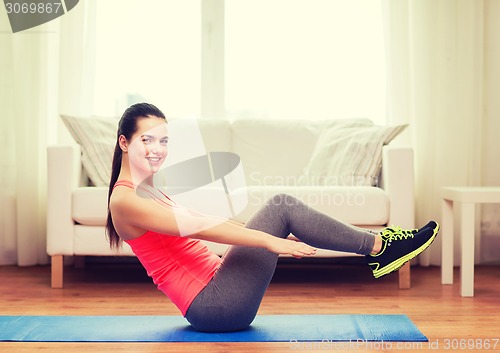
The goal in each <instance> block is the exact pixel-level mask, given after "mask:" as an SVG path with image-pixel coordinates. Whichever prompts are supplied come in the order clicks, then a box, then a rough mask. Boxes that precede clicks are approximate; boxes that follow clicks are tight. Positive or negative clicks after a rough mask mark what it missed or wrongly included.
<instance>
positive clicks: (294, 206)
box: [106, 103, 439, 332]
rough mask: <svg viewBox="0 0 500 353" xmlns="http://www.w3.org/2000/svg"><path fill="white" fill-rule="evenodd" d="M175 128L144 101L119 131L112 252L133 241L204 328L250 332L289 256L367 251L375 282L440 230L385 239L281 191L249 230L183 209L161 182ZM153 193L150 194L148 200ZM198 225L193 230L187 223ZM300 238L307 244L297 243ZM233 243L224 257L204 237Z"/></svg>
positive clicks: (393, 231) (158, 280)
mask: <svg viewBox="0 0 500 353" xmlns="http://www.w3.org/2000/svg"><path fill="white" fill-rule="evenodd" d="M167 127H168V125H167V121H166V119H165V116H164V114H163V113H162V112H161V111H160V110H159V109H158V108H156V107H155V106H153V105H151V104H146V103H139V104H135V105H133V106H131V107H130V108H128V109H127V110H126V111H125V113H124V114H123V116H122V118H121V120H120V122H119V126H118V132H117V142H116V147H115V152H114V156H113V167H112V168H113V169H112V176H111V181H110V188H109V197H108V207H109V212H108V220H107V227H106V228H107V234H108V237H109V241H110V244H111V246H112V247H114V248H117V247H119V246H120V244H121V242H122V241H125V242H126V243H128V244H129V245H130V246H131V248H132V250H133V251H134V253H135V254H136V256H137V257H138V259H139V260H140V261H141V263H142V264H143V266H144V267H145V269H146V270H147V272H148V274H149V275H150V276H151V277H152V279H153V281H154V283H155V284H156V285H157V286H158V288H159V289H160V290H161V291H163V292H164V293H165V294H166V295H167V296H168V297H169V298H170V299H171V300H172V301H173V302H174V303H175V304H176V305H177V307H178V308H179V310H180V311H181V313H182V315H183V316H185V318H186V319H187V320H188V321H189V323H190V324H191V325H192V326H193V327H194V328H195V329H196V330H200V331H207V332H227V331H236V330H241V329H244V328H247V327H248V326H249V325H250V324H251V322H252V321H253V319H254V318H255V315H256V314H257V310H258V308H259V305H260V303H261V300H262V298H263V296H264V292H265V290H266V288H267V287H268V285H269V282H270V281H271V278H272V276H273V273H274V270H275V268H276V263H277V259H278V255H279V254H287V255H292V256H294V257H296V258H301V257H304V256H311V255H314V254H315V252H316V248H323V249H331V250H338V251H344V252H352V253H357V254H363V255H366V259H367V262H368V264H369V266H370V267H371V268H372V270H373V274H374V276H375V277H380V276H383V275H386V274H388V273H391V272H393V271H396V270H397V269H398V268H400V267H401V266H402V265H403V264H404V263H406V262H407V261H409V260H410V259H412V258H414V257H415V256H417V255H418V254H420V253H421V252H422V251H424V250H425V249H426V248H427V247H428V246H429V245H430V244H431V242H432V241H433V240H434V238H435V236H436V234H437V232H438V228H439V227H438V225H437V224H436V223H435V222H430V223H429V224H427V225H426V226H425V227H423V228H421V229H419V230H416V229H415V230H402V229H401V228H385V229H384V230H383V231H382V232H380V233H378V234H377V233H375V232H372V231H369V230H364V229H360V228H356V227H353V226H350V225H347V224H344V223H342V222H339V221H337V220H335V219H333V218H331V217H328V216H326V215H324V214H322V213H320V212H317V211H315V210H314V209H312V208H310V207H308V206H306V205H305V204H304V203H302V202H301V201H299V200H297V199H295V198H293V197H291V196H289V195H276V196H274V197H272V198H271V199H270V200H268V202H267V203H266V204H265V205H264V206H263V207H262V208H261V209H260V210H259V211H258V212H256V214H255V215H254V216H253V217H252V218H251V219H250V220H249V221H248V222H247V224H246V225H245V226H243V225H241V224H238V223H235V222H232V221H229V220H221V219H218V218H216V217H212V216H209V215H201V214H199V213H196V212H194V211H192V210H189V209H186V208H183V207H181V206H179V205H177V204H176V203H175V202H174V201H173V200H171V199H170V198H169V197H168V196H167V195H165V194H164V193H162V192H161V191H160V190H159V189H158V188H156V187H155V186H154V183H153V176H154V174H155V173H156V172H157V171H158V170H159V168H160V167H161V165H162V163H163V162H164V160H165V158H166V157H167V153H168V148H167V146H168V128H167ZM145 196H146V197H145ZM186 224H188V225H189V232H186V231H185V230H184V231H181V229H180V228H181V225H186ZM291 233H292V234H293V235H295V237H297V238H298V239H300V242H298V241H293V240H290V239H287V237H288V236H289V234H291ZM201 239H203V240H208V241H212V242H218V243H223V244H229V245H232V246H231V247H230V248H229V250H228V251H227V253H226V254H225V255H224V256H223V258H222V259H221V258H219V257H218V256H216V255H215V254H213V253H211V252H209V251H208V249H207V248H206V246H204V245H203V243H202V242H200V240H201Z"/></svg>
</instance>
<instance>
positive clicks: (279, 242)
mask: <svg viewBox="0 0 500 353" xmlns="http://www.w3.org/2000/svg"><path fill="white" fill-rule="evenodd" d="M267 250H269V251H272V252H274V253H276V254H280V255H292V256H293V257H295V258H297V259H300V258H302V257H304V256H312V255H314V254H316V249H315V248H313V247H311V246H309V245H307V244H305V243H302V242H299V241H294V240H289V239H282V238H278V237H273V236H272V237H271V238H270V239H269V242H268V246H267Z"/></svg>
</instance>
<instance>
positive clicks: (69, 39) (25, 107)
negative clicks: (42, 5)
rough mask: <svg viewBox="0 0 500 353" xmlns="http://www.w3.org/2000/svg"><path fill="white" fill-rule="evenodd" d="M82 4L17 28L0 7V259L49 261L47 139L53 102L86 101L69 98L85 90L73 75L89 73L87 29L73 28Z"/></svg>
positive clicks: (53, 122) (54, 117)
mask: <svg viewBox="0 0 500 353" xmlns="http://www.w3.org/2000/svg"><path fill="white" fill-rule="evenodd" d="M89 2H91V1H89ZM83 3H84V4H85V3H87V1H86V2H83ZM84 4H79V5H78V6H76V7H75V8H74V9H73V10H72V11H70V12H69V13H68V14H66V15H64V16H62V17H61V18H60V20H59V19H58V20H54V21H51V22H48V23H46V24H44V25H42V26H38V27H36V28H33V29H30V30H27V31H23V32H19V33H16V34H12V33H11V29H10V25H9V22H8V17H7V15H6V13H5V11H0V52H1V53H2V54H1V55H0V72H1V81H0V83H1V84H0V117H1V118H0V121H1V126H2V127H1V129H0V138H1V141H2V147H1V148H0V167H1V170H2V173H0V209H1V212H0V265H6V264H18V265H21V266H27V265H36V264H44V263H47V262H48V258H47V252H46V241H45V239H46V199H47V192H46V184H47V178H46V175H47V169H46V164H47V162H46V161H47V160H46V155H47V145H48V144H53V143H56V142H57V140H58V131H57V130H58V124H59V119H58V114H59V111H60V108H64V107H77V108H73V110H72V112H75V109H76V110H78V109H79V108H78V107H85V106H87V103H82V104H79V105H78V104H77V102H76V100H82V98H81V97H85V96H86V95H85V94H84V93H85V89H82V87H85V85H84V84H82V82H84V80H80V81H78V77H77V76H78V75H80V78H81V77H82V76H83V75H85V74H87V73H88V71H83V70H82V68H84V67H85V66H84V65H81V63H82V60H83V59H82V58H84V57H85V55H83V54H84V49H85V47H84V46H83V45H82V44H81V43H82V42H84V41H83V40H82V39H83V38H88V34H86V35H84V33H85V31H84V30H83V29H82V30H79V29H78V28H77V29H75V28H74V26H76V24H83V23H84V16H85V12H86V11H88V5H84ZM87 49H88V47H87ZM90 58H92V56H90ZM86 79H88V77H87V78H86ZM59 88H61V89H59ZM59 92H61V95H59ZM59 105H60V107H59Z"/></svg>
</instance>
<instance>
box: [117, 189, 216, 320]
mask: <svg viewBox="0 0 500 353" xmlns="http://www.w3.org/2000/svg"><path fill="white" fill-rule="evenodd" d="M117 186H126V187H129V188H134V185H133V184H132V183H131V182H130V181H126V180H120V181H117V182H116V184H115V185H114V188H115V187H117ZM165 197H166V198H167V200H169V201H170V202H169V201H166V202H165V204H166V205H168V204H169V203H170V205H168V207H178V206H177V205H176V204H175V202H174V201H172V200H170V199H169V198H168V197H167V196H166V195H165ZM125 242H126V243H127V244H128V245H130V247H131V248H132V251H133V252H134V254H135V255H136V256H137V258H138V259H139V261H140V262H141V264H142V265H143V266H144V268H145V269H146V271H147V273H148V276H150V277H151V278H152V279H153V282H154V283H155V284H156V286H157V287H158V289H159V290H161V291H162V292H163V293H165V294H166V295H167V296H168V297H169V298H170V300H172V302H173V303H174V304H175V305H176V306H177V307H178V308H179V310H180V311H181V313H182V315H184V316H185V315H186V312H187V310H188V308H189V306H190V305H191V303H192V301H193V300H194V298H196V296H197V295H198V294H199V293H200V292H201V291H202V290H203V288H205V286H206V285H207V284H208V282H210V280H211V279H212V277H213V276H214V274H215V272H216V271H217V269H218V268H219V266H220V263H221V259H220V257H219V256H217V255H215V254H214V253H212V252H210V251H209V250H208V248H207V247H206V246H205V245H204V244H203V243H202V242H201V241H200V240H198V239H191V238H187V237H180V236H174V235H168V234H160V233H156V232H153V231H150V230H149V231H147V232H146V233H144V234H143V235H141V236H139V237H137V238H135V239H130V240H125Z"/></svg>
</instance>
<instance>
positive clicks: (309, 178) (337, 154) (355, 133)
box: [301, 125, 408, 186]
mask: <svg viewBox="0 0 500 353" xmlns="http://www.w3.org/2000/svg"><path fill="white" fill-rule="evenodd" d="M407 126H408V125H397V126H379V125H371V126H366V125H365V126H353V125H345V126H336V127H334V128H330V129H326V130H324V131H322V133H321V134H320V136H319V138H318V141H317V143H316V146H315V148H314V150H313V153H312V156H311V159H310V161H309V163H308V164H307V166H306V167H305V168H304V172H303V175H302V176H301V180H302V184H306V185H340V186H377V185H378V176H379V173H380V170H381V167H382V146H384V145H386V144H388V143H389V142H391V141H392V140H393V139H394V138H395V137H396V136H397V135H398V134H400V133H401V132H402V131H403V130H404V129H405V128H406V127H407Z"/></svg>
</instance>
